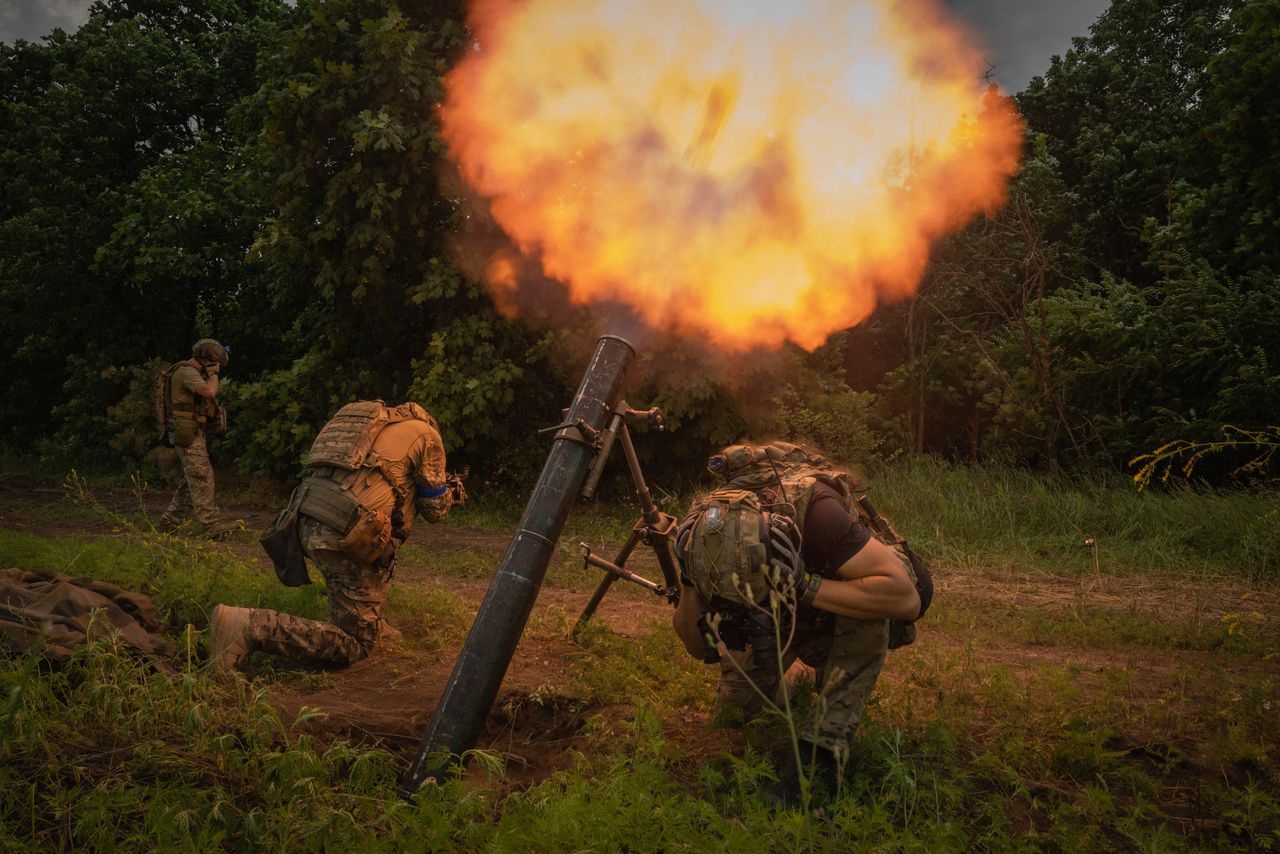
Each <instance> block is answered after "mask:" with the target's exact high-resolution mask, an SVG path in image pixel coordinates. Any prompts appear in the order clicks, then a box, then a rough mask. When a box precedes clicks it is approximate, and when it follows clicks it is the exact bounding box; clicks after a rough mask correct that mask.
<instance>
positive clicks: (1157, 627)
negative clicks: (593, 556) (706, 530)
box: [0, 461, 1280, 851]
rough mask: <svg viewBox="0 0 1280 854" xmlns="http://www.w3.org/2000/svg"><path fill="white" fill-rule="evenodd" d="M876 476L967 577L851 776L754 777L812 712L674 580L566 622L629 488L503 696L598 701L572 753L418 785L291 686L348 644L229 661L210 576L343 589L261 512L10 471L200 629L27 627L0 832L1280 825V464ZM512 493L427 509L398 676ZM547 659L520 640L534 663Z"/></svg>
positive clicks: (582, 535)
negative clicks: (777, 693)
mask: <svg viewBox="0 0 1280 854" xmlns="http://www.w3.org/2000/svg"><path fill="white" fill-rule="evenodd" d="M872 495H873V498H875V499H876V500H877V503H878V504H879V505H881V507H882V509H883V510H885V511H886V512H887V513H888V514H889V515H891V516H892V517H893V518H894V519H895V520H897V521H898V522H899V523H900V527H901V528H902V529H903V531H904V533H906V534H907V535H908V536H910V537H911V538H912V540H913V542H915V543H916V544H918V545H919V546H921V548H922V549H923V550H925V551H926V552H928V553H929V554H930V556H931V557H932V558H933V559H934V562H935V564H936V565H937V567H938V578H939V589H940V594H939V598H938V600H937V602H936V604H935V606H934V609H933V610H931V611H930V614H929V617H928V621H927V623H926V624H924V625H923V626H922V629H921V638H920V641H919V642H918V643H917V644H916V645H915V646H914V647H910V648H908V649H905V650H902V651H899V652H895V653H893V654H891V657H890V661H889V663H888V665H887V666H886V669H885V672H884V674H883V676H882V677H881V680H880V683H879V685H878V688H877V691H876V693H875V695H874V696H873V698H872V702H871V704H870V706H869V708H868V712H867V719H866V720H865V721H864V725H863V727H862V728H861V730H860V737H859V739H858V741H857V745H856V748H855V754H854V757H853V770H852V773H851V775H850V777H849V780H848V783H847V788H846V791H844V792H843V793H842V796H841V797H840V798H839V799H838V800H836V801H835V802H833V803H827V804H825V805H824V806H822V807H821V809H819V810H816V811H813V812H808V813H806V812H790V813H781V814H779V813H776V812H774V811H771V810H770V809H769V808H768V807H767V805H766V804H765V803H764V801H763V800H762V799H761V798H760V796H759V794H758V792H759V789H760V787H761V785H762V783H763V782H764V781H765V780H767V779H768V777H769V776H770V775H771V773H772V771H771V766H770V764H769V763H768V761H767V760H766V759H765V758H764V755H765V754H766V753H767V752H768V751H769V749H770V748H772V747H774V746H775V745H777V744H778V743H779V742H780V741H781V740H783V739H784V738H785V734H786V727H785V722H783V721H779V720H778V719H767V720H765V721H761V722H757V723H754V724H752V725H751V726H749V727H748V728H747V729H746V730H745V731H737V730H726V729H724V728H723V727H720V726H718V725H717V724H716V723H715V721H714V716H713V714H712V709H711V704H710V699H711V696H712V694H713V673H712V672H710V670H709V669H707V668H704V667H702V666H701V665H700V664H699V663H698V662H695V661H693V660H691V659H688V658H687V657H686V656H684V655H683V652H682V651H681V650H680V648H679V646H678V644H677V643H676V641H675V640H674V638H673V636H672V634H671V632H670V630H669V629H668V628H667V627H666V625H665V621H666V610H665V607H664V606H662V605H661V603H660V602H657V601H656V600H654V599H653V598H652V597H648V595H647V594H644V593H643V592H642V591H638V590H632V589H631V588H628V589H626V590H621V589H619V590H618V591H617V592H616V593H611V594H610V597H611V600H610V601H611V602H615V603H616V604H614V605H613V606H612V610H613V612H614V614H615V615H617V616H618V617H619V618H622V619H625V620H626V621H627V624H626V627H625V628H621V629H620V628H618V624H617V623H614V624H608V623H607V622H606V621H604V620H599V621H597V622H596V623H593V624H592V626H591V627H589V630H588V631H586V632H584V633H582V634H580V635H577V636H575V635H573V634H572V633H571V624H572V617H573V616H574V614H575V610H574V609H575V608H576V607H580V606H581V603H582V602H583V601H585V596H586V594H587V591H589V590H590V589H591V588H592V587H593V586H594V583H595V581H596V576H595V575H588V574H584V573H583V571H582V570H581V568H580V565H579V563H578V561H577V559H576V549H574V548H573V544H576V542H578V540H585V541H587V542H591V543H592V544H593V545H595V546H597V547H600V546H603V545H604V544H607V543H617V542H619V541H620V540H621V538H622V537H623V536H625V533H626V530H627V529H628V528H629V526H630V516H631V513H630V511H627V510H625V509H623V508H608V507H605V508H598V509H595V510H592V511H589V512H575V514H574V516H573V517H572V519H571V523H570V527H571V528H572V530H569V531H567V532H566V535H565V537H564V538H563V542H562V546H561V548H560V551H559V553H558V557H557V559H556V560H554V561H553V565H552V567H551V569H550V572H549V574H548V580H547V589H546V590H545V591H544V594H543V596H542V597H541V599H540V605H539V607H538V609H537V610H535V612H534V615H533V618H532V621H531V624H530V628H529V630H528V632H527V634H526V638H525V642H524V643H522V647H521V648H522V650H525V651H526V652H522V655H533V654H536V652H537V651H538V650H555V654H556V655H557V656H559V659H558V660H554V661H552V662H551V663H550V665H549V666H548V667H545V668H543V669H542V670H539V671H538V673H537V675H536V677H535V678H533V681H531V682H529V683H528V684H529V686H530V687H529V689H528V690H525V691H523V692H521V693H518V694H515V695H511V696H509V697H508V698H507V699H506V700H505V701H504V702H505V703H506V707H504V708H503V709H499V710H496V711H495V714H504V715H509V716H511V717H512V718H513V719H514V718H517V717H519V716H520V715H524V716H526V718H530V716H531V719H533V720H535V721H537V722H539V724H540V725H543V724H545V725H546V726H547V727H550V728H554V727H556V726H565V727H567V726H568V724H569V722H570V721H572V722H573V723H572V727H571V729H572V735H573V739H572V741H569V742H566V744H568V745H569V746H568V747H566V748H564V749H563V750H560V751H559V753H560V754H562V755H561V756H560V758H559V760H558V761H557V762H555V763H552V764H550V765H548V766H547V768H546V769H545V770H544V771H543V772H540V773H537V774H533V775H531V776H529V775H526V777H524V778H522V780H521V782H520V783H519V784H518V785H514V784H512V783H511V782H510V780H509V779H504V777H503V772H502V770H501V766H502V764H503V760H504V758H505V756H504V755H503V754H502V753H499V752H496V751H492V750H491V751H487V752H481V753H480V754H479V755H478V756H477V757H476V758H477V760H478V762H477V763H476V767H477V768H479V769H480V770H478V771H473V772H472V773H470V774H468V775H467V777H466V778H465V779H462V780H452V781H448V782H446V783H445V784H444V785H440V786H436V785H429V786H428V787H427V788H426V789H425V790H424V791H423V793H422V794H421V796H420V797H419V799H418V803H417V804H416V805H409V804H406V803H404V802H402V801H400V800H399V799H397V798H396V797H395V795H394V787H395V782H396V776H397V774H398V773H399V772H400V771H401V770H402V769H403V767H404V766H403V752H402V751H397V750H396V749H395V747H394V745H391V744H389V743H386V744H384V743H382V742H379V741H378V740H376V739H369V738H361V739H358V740H356V741H350V740H344V739H343V738H341V737H336V736H335V735H334V734H333V732H331V731H325V730H323V729H321V730H317V729H316V725H317V723H319V722H320V717H319V716H320V715H321V714H322V713H320V712H318V711H317V710H315V709H311V708H307V707H306V706H305V705H304V706H301V707H297V706H296V705H295V706H290V705H288V704H284V703H282V702H280V701H279V692H280V691H281V690H282V689H283V688H288V689H289V690H293V691H295V692H301V696H304V697H305V696H326V695H323V694H319V693H316V694H314V695H313V694H308V693H307V692H308V691H310V690H311V689H312V688H313V687H317V688H318V687H324V686H328V687H330V688H332V687H333V685H334V684H338V683H340V681H341V677H340V676H330V675H328V674H301V675H300V674H298V673H297V672H290V671H287V670H276V669H274V668H272V667H271V666H270V665H269V663H260V666H258V667H257V668H256V669H255V671H254V673H255V676H254V677H253V679H252V681H250V682H243V681H238V682H220V681H218V680H216V679H214V678H212V677H211V674H210V673H209V672H208V670H207V668H206V666H205V665H204V664H203V662H202V652H201V644H202V640H203V637H202V636H203V632H202V631H201V629H202V628H203V627H204V625H205V624H206V619H205V616H204V615H205V614H206V613H207V611H208V609H209V608H210V607H211V606H212V604H213V603H215V602H219V601H227V602H233V603H237V604H256V605H263V606H268V607H274V608H279V609H282V610H287V611H290V612H291V613H297V614H302V615H304V616H322V615H323V612H324V610H325V607H324V602H323V590H322V588H320V587H319V586H318V585H316V586H312V587H307V588H301V589H298V590H287V589H285V588H282V587H280V586H278V585H277V584H276V583H275V581H274V579H273V578H272V576H271V575H270V574H269V572H264V571H263V567H262V566H261V564H260V563H258V562H257V560H256V559H255V558H253V556H252V542H251V541H252V536H251V535H248V534H246V535H245V536H244V537H242V538H241V539H242V540H244V542H234V543H232V544H231V545H230V546H226V545H222V546H210V545H203V544H200V543H198V542H197V541H188V540H184V539H181V538H173V537H166V536H159V535H156V534H154V533H153V532H152V531H151V530H150V529H149V527H148V526H147V524H146V515H145V512H144V510H145V507H146V505H145V502H144V503H143V504H141V505H139V507H138V509H137V510H134V509H131V508H130V507H129V506H128V502H127V501H125V500H123V499H122V500H121V501H120V502H118V504H119V505H120V506H119V507H116V508H114V509H107V508H106V507H104V506H103V505H97V506H94V505H89V506H85V505H83V504H81V505H68V504H67V503H64V502H46V503H44V504H40V505H36V504H33V503H31V502H29V501H22V500H20V499H17V498H14V497H13V496H12V495H7V496H6V497H5V498H4V499H3V500H0V566H14V565H16V566H21V567H23V568H26V569H43V570H50V571H60V570H65V571H68V572H70V573H71V574H86V575H94V576H96V577H101V578H105V579H108V580H113V581H116V582H118V583H121V584H124V585H126V586H131V587H135V588H138V589H143V590H146V591H147V592H149V593H151V594H152V595H153V597H154V598H155V599H156V601H157V603H158V604H159V605H160V607H161V609H162V611H164V612H166V613H167V615H168V618H169V625H170V627H171V630H172V633H173V636H174V637H175V638H176V639H177V640H178V641H179V645H180V647H181V652H180V653H179V655H178V656H177V660H176V661H175V662H173V663H174V665H175V667H176V669H177V671H178V672H177V675H176V676H173V677H168V676H163V675H161V674H160V673H159V672H158V671H156V670H154V669H153V668H151V667H149V666H148V665H147V664H145V663H142V662H138V661H137V660H135V659H134V658H133V657H132V656H131V655H129V654H128V653H127V652H126V651H124V650H122V649H121V648H119V647H118V646H116V645H115V644H114V642H113V641H112V640H111V639H109V638H108V639H103V640H100V641H98V642H97V643H95V644H93V645H91V646H88V647H85V648H83V649H81V650H80V651H79V652H78V653H77V654H76V656H75V658H74V659H73V661H72V662H71V663H70V664H69V665H67V666H65V667H63V668H61V669H58V670H49V669H48V668H47V667H45V666H44V665H42V664H41V663H40V661H39V659H37V658H36V657H34V656H31V655H8V656H2V657H0V690H2V693H0V757H2V759H0V848H3V849H5V850H29V851H37V850H39V851H45V850H69V849H79V850H104V849H118V848H125V847H140V848H142V849H147V850H152V849H163V850H170V849H184V850H208V849H211V848H230V849H236V850H240V849H244V850H249V849H253V850H259V849H267V850H310V849H325V850H381V849H387V850H457V849H463V850H498V851H505V850H519V851H528V850H550V851H563V850H636V851H650V850H693V851H718V850H725V849H729V848H733V849H740V850H748V851H780V850H809V849H814V850H832V851H844V850H860V849H863V848H871V847H874V848H876V849H879V850H896V849H901V850H929V851H935V850H958V849H978V850H999V851H1004V850H1052V851H1076V850H1098V849H1108V850H1109V849H1122V850H1150V851H1178V850H1224V851H1225V850H1259V851H1263V850H1275V849H1277V848H1280V772H1278V771H1277V764H1276V761H1277V759H1280V744H1278V738H1277V732H1278V731H1280V633H1278V631H1277V629H1278V627H1280V621H1277V619H1276V617H1274V616H1273V611H1274V608H1273V607H1272V606H1274V605H1275V604H1276V602H1277V601H1280V593H1278V591H1277V584H1276V581H1277V569H1276V567H1277V563H1276V561H1277V551H1278V550H1280V543H1278V542H1277V535H1276V533H1275V531H1274V528H1275V527H1277V526H1275V525H1274V521H1275V513H1276V508H1277V502H1276V496H1275V494H1274V493H1256V494H1233V493H1220V494H1211V495H1208V496H1203V495H1192V494H1159V493H1151V494H1141V495H1139V494H1135V493H1133V492H1132V491H1131V490H1129V489H1128V488H1127V486H1126V485H1125V484H1124V483H1123V482H1122V481H1120V482H1114V481H1085V482H1081V481H1066V480H1050V479H1045V478H1038V477H1033V476H1031V475H1026V474H1021V473H1017V472H1009V471H1003V470H985V471H974V470H971V469H965V468H952V467H947V466H941V465H939V464H937V463H933V462H928V461H903V462H900V463H897V464H895V466H894V467H893V469H892V470H891V471H886V472H876V473H874V481H873V492H872ZM516 515H518V508H516V509H513V508H511V507H504V508H499V509H495V508H493V507H485V506H476V507H468V508H466V511H465V512H464V513H460V514H458V516H457V517H456V518H454V519H453V520H451V521H450V522H449V523H448V525H447V526H446V527H445V528H444V530H442V531H436V532H429V533H427V534H426V535H422V536H421V538H420V539H419V538H417V537H415V539H418V543H417V544H416V545H414V546H411V547H410V548H409V549H407V550H406V552H405V554H404V558H405V560H404V563H405V565H406V566H407V569H406V571H405V572H404V573H403V574H402V578H401V579H400V581H399V582H398V583H397V586H396V587H395V588H393V596H392V600H391V603H390V606H389V608H390V612H391V616H392V619H393V622H396V623H398V624H401V625H402V626H403V627H404V628H405V629H406V636H407V637H408V638H409V641H408V642H407V649H403V650H400V651H399V652H398V653H397V654H398V655H399V656H400V657H391V658H387V659H385V661H386V662H387V664H386V665H385V668H386V672H385V673H384V672H381V671H377V672H375V675H377V676H378V678H380V679H382V680H384V681H385V680H387V679H392V680H394V679H398V678H401V677H400V676H397V675H396V673H398V672H399V671H398V670H397V668H401V667H403V668H404V669H405V670H406V671H407V670H408V669H410V665H411V664H413V663H414V662H417V661H418V660H419V659H415V658H409V656H410V655H416V656H421V657H423V658H429V657H432V656H434V657H435V658H438V659H441V660H442V661H443V662H444V665H443V666H446V667H447V665H448V664H449V663H451V661H452V656H453V653H454V650H456V648H457V646H458V644H459V643H460V642H461V640H462V638H463V637H464V635H465V632H466V630H467V627H468V626H469V625H470V621H471V617H472V616H473V614H474V612H475V609H476V607H477V605H478V602H479V598H480V595H482V593H483V590H484V585H485V582H486V581H487V579H488V577H489V575H490V574H491V572H492V567H493V564H494V561H495V559H496V557H497V556H498V555H500V554H501V551H502V549H503V548H504V547H505V536H506V535H509V532H510V531H511V529H512V527H513V525H514V521H515V519H514V517H515V516H516ZM15 520H16V521H15ZM1267 520H1270V522H1271V524H1270V525H1269V526H1268V524H1267ZM432 534H435V536H433V535H432ZM1086 538H1092V539H1093V540H1094V542H1095V543H1096V549H1094V548H1089V547H1087V546H1085V545H1084V540H1085V539H1086ZM608 551H609V549H606V553H607V552H608ZM612 597H620V598H617V599H614V598H612ZM548 654H550V653H548ZM402 662H407V663H402ZM529 666H532V665H531V664H530V663H529V662H527V661H526V660H525V659H522V658H518V659H517V662H516V663H515V664H513V671H512V673H511V674H509V677H508V681H509V682H511V681H513V680H517V681H518V679H519V677H520V676H521V672H522V670H523V669H525V668H527V667H529ZM445 672H447V670H446V671H445ZM308 680H314V681H315V682H316V685H315V686H312V685H310V683H309V682H308ZM809 690H810V689H809V688H808V687H807V686H806V685H805V684H804V683H803V682H802V683H801V686H800V689H799V694H798V695H797V702H798V703H799V704H800V705H801V706H803V705H804V704H805V703H806V702H808V698H809ZM619 706H622V707H624V708H625V709H626V710H627V711H626V713H625V714H617V713H616V712H614V711H611V710H615V709H616V708H617V707H619ZM517 707H518V708H517ZM286 709H287V710H286ZM529 749H531V748H529ZM517 752H519V751H517ZM525 752H526V753H528V750H527V749H526V750H525ZM486 768H488V769H490V773H486V772H485V770H484V769H486ZM507 774H508V777H509V776H510V774H511V769H510V768H508V769H507Z"/></svg>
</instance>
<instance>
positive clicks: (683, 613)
mask: <svg viewBox="0 0 1280 854" xmlns="http://www.w3.org/2000/svg"><path fill="white" fill-rule="evenodd" d="M706 608H707V603H705V602H703V601H702V597H701V596H699V595H698V591H697V590H695V589H694V588H692V587H689V586H687V585H686V586H684V587H682V588H681V590H680V604H679V605H677V606H676V612H675V614H673V615H672V617H671V627H672V628H673V629H675V630H676V635H678V636H679V638H680V641H681V643H683V644H684V648H685V651H686V652H688V653H689V654H690V655H692V656H693V657H694V658H698V659H700V658H702V630H701V629H699V628H698V620H699V619H701V618H702V612H703V611H705V610H706Z"/></svg>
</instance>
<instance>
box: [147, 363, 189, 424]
mask: <svg viewBox="0 0 1280 854" xmlns="http://www.w3.org/2000/svg"><path fill="white" fill-rule="evenodd" d="M181 364H182V362H174V363H173V364H172V365H170V366H169V367H167V368H165V369H164V370H163V371H161V372H160V373H158V374H156V375H155V377H154V378H153V379H152V380H151V417H152V418H153V419H154V420H155V422H156V427H157V428H159V430H160V432H161V433H163V432H164V431H165V428H167V427H168V426H169V415H170V409H169V406H170V402H169V385H170V383H171V382H172V381H173V372H174V371H176V370H177V369H178V366H179V365H181Z"/></svg>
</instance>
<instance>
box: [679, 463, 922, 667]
mask: <svg viewBox="0 0 1280 854" xmlns="http://www.w3.org/2000/svg"><path fill="white" fill-rule="evenodd" d="M708 468H710V469H711V470H712V471H713V472H715V473H716V474H718V475H720V476H721V477H723V478H724V479H725V483H724V485H723V486H721V487H720V488H719V489H717V490H715V491H713V492H711V493H709V494H708V495H705V496H702V497H701V498H698V499H696V500H695V501H694V503H693V506H692V507H691V508H690V511H689V514H688V515H686V516H685V518H684V519H683V520H682V521H681V523H680V525H679V528H678V529H677V548H678V554H679V555H680V559H681V562H682V564H683V568H684V574H685V580H686V581H687V583H689V584H690V585H691V586H692V587H694V589H696V590H697V591H698V593H699V594H700V595H701V596H702V597H703V599H704V600H705V601H706V602H707V603H708V605H709V606H710V608H711V610H713V611H717V610H723V609H724V608H725V607H726V606H728V607H730V608H732V607H739V608H740V607H742V606H746V605H753V604H757V603H762V602H763V600H764V599H765V597H766V596H767V595H768V594H769V592H770V591H771V590H773V591H775V592H777V593H778V594H779V595H782V596H783V597H784V598H785V597H786V595H787V594H788V593H789V591H787V590H785V589H783V590H778V585H777V583H776V582H775V581H773V580H771V579H772V578H778V577H779V576H781V577H784V578H785V577H787V576H789V573H788V572H783V571H779V570H782V569H786V568H789V567H793V566H795V565H796V564H797V563H798V562H800V561H802V560H803V558H802V557H801V555H800V548H801V542H802V540H801V533H802V532H803V531H804V523H805V517H806V514H807V512H808V509H809V503H810V501H811V500H812V498H813V492H814V488H815V487H816V486H817V485H818V484H824V485H826V486H828V487H830V488H831V489H832V490H834V491H835V492H836V494H837V495H839V496H840V499H841V501H842V503H843V504H844V505H845V508H846V509H847V510H848V511H849V512H850V514H851V515H853V516H854V517H855V518H859V517H860V518H862V519H863V520H864V521H865V522H866V523H867V526H868V527H869V529H870V530H871V532H872V534H873V535H874V536H875V537H876V538H877V539H879V540H880V541H881V542H883V543H885V544H886V545H890V546H897V547H900V548H901V549H902V550H903V552H904V553H905V554H906V555H907V557H908V558H909V559H910V561H911V563H912V567H913V571H914V572H915V574H916V575H917V579H916V586H917V589H918V590H919V591H920V594H921V602H922V605H923V607H926V608H927V607H928V601H929V600H931V599H932V581H931V578H930V574H929V571H928V567H927V566H926V565H925V564H924V562H923V561H922V560H920V559H919V557H918V556H916V555H915V554H914V553H912V552H911V550H910V549H909V548H907V544H906V541H905V540H904V539H902V538H901V537H900V536H898V534H897V532H896V531H894V530H893V527H892V525H890V524H889V521H888V520H887V519H886V518H884V517H883V516H882V515H880V514H879V513H878V512H876V510H875V509H874V508H873V507H872V506H871V504H870V503H869V502H868V501H867V500H866V498H865V496H864V495H863V493H864V491H865V490H864V486H863V483H862V481H861V480H860V479H858V478H857V477H856V476H854V475H851V474H849V473H848V472H843V471H840V470H838V469H836V468H835V466H834V465H832V463H831V462H830V461H828V460H827V459H826V458H825V457H822V456H820V455H818V454H814V453H811V452H809V451H806V450H805V449H803V448H801V447H799V446H797V445H793V444H791V443H789V442H773V443H771V444H768V445H733V446H730V447H728V448H725V449H724V451H722V452H721V453H719V454H716V455H715V456H713V457H712V458H711V459H710V460H709V461H708ZM921 616H923V609H922V611H921ZM892 623H894V624H897V625H893V626H891V634H892V636H893V640H892V642H891V646H895V647H896V646H902V645H904V644H907V643H911V641H912V640H914V628H913V627H912V626H910V624H906V623H902V622H901V621H897V620H895V621H892Z"/></svg>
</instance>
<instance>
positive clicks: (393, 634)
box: [378, 620, 404, 643]
mask: <svg viewBox="0 0 1280 854" xmlns="http://www.w3.org/2000/svg"><path fill="white" fill-rule="evenodd" d="M378 640H380V641H390V642H391V643H395V642H396V641H402V640H404V632H402V631H400V630H399V629H397V628H396V627H395V626H393V625H391V624H390V623H388V622H387V621H386V620H379V621H378Z"/></svg>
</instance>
